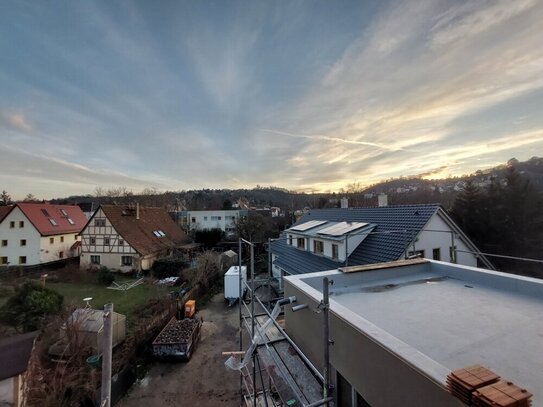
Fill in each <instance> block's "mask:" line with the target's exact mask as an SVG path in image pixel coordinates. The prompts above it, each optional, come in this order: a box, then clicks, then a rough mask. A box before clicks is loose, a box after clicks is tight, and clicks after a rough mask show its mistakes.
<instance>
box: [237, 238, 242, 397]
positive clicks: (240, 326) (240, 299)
mask: <svg viewBox="0 0 543 407" xmlns="http://www.w3.org/2000/svg"><path fill="white" fill-rule="evenodd" d="M241 250H242V246H241V239H239V241H238V267H239V269H238V273H239V299H238V305H239V351H240V352H243V318H242V314H241V302H242V301H243V295H242V293H243V292H242V284H241V283H242V272H241V264H242V261H241ZM239 397H240V402H239V404H240V406H242V405H243V376H242V375H241V374H240V375H239Z"/></svg>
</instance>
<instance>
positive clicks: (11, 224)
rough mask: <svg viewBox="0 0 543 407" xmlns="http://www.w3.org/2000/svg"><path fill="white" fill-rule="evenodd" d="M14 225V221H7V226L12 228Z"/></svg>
mask: <svg viewBox="0 0 543 407" xmlns="http://www.w3.org/2000/svg"><path fill="white" fill-rule="evenodd" d="M14 227H15V222H14V221H11V222H9V228H10V229H13V228H14Z"/></svg>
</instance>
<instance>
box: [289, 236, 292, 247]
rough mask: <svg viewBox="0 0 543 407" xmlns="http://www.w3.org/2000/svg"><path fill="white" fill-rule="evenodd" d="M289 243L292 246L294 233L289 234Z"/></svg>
mask: <svg viewBox="0 0 543 407" xmlns="http://www.w3.org/2000/svg"><path fill="white" fill-rule="evenodd" d="M288 244H289V245H290V246H292V235H288Z"/></svg>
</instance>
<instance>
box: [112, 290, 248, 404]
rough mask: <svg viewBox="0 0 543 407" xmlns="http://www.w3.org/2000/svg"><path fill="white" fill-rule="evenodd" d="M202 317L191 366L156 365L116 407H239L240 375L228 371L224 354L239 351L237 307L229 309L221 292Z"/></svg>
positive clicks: (186, 364) (201, 312) (181, 364)
mask: <svg viewBox="0 0 543 407" xmlns="http://www.w3.org/2000/svg"><path fill="white" fill-rule="evenodd" d="M199 315H201V316H202V317H203V318H204V324H203V326H202V336H201V338H200V343H199V344H198V347H197V348H196V350H195V352H194V354H193V355H192V359H191V360H190V361H189V362H188V363H182V362H179V363H156V364H155V365H153V366H152V367H151V369H150V370H149V372H148V373H147V376H146V377H145V378H144V379H143V380H140V381H138V382H136V383H135V384H134V385H133V386H132V388H131V389H130V391H129V392H128V394H127V395H126V396H125V397H124V398H123V399H122V400H121V401H120V402H119V403H118V404H117V406H119V407H136V406H145V407H147V406H162V407H167V406H191V407H192V406H199V407H207V406H209V407H227V406H228V407H230V406H232V407H234V406H239V405H240V396H239V374H238V373H237V372H233V371H230V370H228V369H226V367H225V366H224V361H225V360H226V357H224V356H222V355H221V352H222V351H231V350H237V349H238V346H239V345H238V334H237V332H238V327H239V319H238V307H237V306H233V307H231V308H228V306H227V305H226V303H225V301H224V297H223V294H222V293H221V294H217V295H215V296H214V297H213V299H212V300H211V301H210V303H209V304H208V305H207V306H206V307H205V309H203V310H201V311H199Z"/></svg>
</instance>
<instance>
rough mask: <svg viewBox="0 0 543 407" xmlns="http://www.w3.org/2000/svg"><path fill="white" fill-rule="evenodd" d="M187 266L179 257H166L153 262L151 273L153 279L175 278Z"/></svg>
mask: <svg viewBox="0 0 543 407" xmlns="http://www.w3.org/2000/svg"><path fill="white" fill-rule="evenodd" d="M187 266H188V264H187V262H186V261H185V260H183V259H181V258H179V257H168V258H164V259H157V260H155V262H154V263H153V267H151V271H152V273H153V277H155V278H166V277H176V276H178V275H179V273H180V271H181V270H183V269H184V268H185V267H187Z"/></svg>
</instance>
